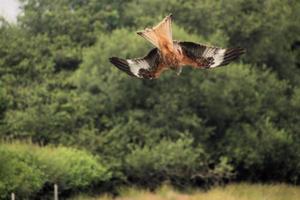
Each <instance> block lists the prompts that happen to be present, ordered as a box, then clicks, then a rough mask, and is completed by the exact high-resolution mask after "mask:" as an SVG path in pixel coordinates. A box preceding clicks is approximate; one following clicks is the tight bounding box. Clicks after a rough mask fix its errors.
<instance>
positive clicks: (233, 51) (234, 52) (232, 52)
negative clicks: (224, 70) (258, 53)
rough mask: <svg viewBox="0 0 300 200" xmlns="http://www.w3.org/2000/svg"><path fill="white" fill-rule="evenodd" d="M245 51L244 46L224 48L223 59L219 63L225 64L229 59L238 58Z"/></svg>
mask: <svg viewBox="0 0 300 200" xmlns="http://www.w3.org/2000/svg"><path fill="white" fill-rule="evenodd" d="M244 53H246V49H244V48H229V49H227V50H226V52H225V55H224V60H223V62H222V63H221V65H222V66H223V65H227V64H228V63H230V62H231V61H233V60H235V59H237V58H239V57H240V56H241V55H243V54H244Z"/></svg>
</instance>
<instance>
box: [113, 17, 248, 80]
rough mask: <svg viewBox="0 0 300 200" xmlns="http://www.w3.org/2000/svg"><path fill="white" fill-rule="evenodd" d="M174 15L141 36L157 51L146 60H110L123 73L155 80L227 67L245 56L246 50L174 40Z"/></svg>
mask: <svg viewBox="0 0 300 200" xmlns="http://www.w3.org/2000/svg"><path fill="white" fill-rule="evenodd" d="M171 17H172V15H169V16H167V17H165V18H164V19H163V20H162V21H161V22H160V23H159V24H158V25H157V26H155V27H153V28H146V29H145V30H144V31H140V32H137V34H138V35H140V36H142V37H143V38H145V39H146V40H148V41H149V42H151V43H152V44H153V45H154V46H155V48H153V49H152V50H151V51H150V52H149V53H148V54H147V55H146V56H145V57H142V58H134V59H122V58H117V57H112V58H110V62H111V63H112V64H114V65H115V66H116V67H117V68H119V69H120V70H122V71H124V72H126V73H127V74H129V75H131V76H136V77H138V78H144V79H153V78H158V77H159V76H160V74H161V73H162V72H163V71H165V70H168V69H172V70H175V71H177V74H178V75H179V74H180V72H181V70H182V67H183V66H192V67H194V68H199V69H201V68H214V67H218V66H224V65H227V64H228V63H229V62H231V61H232V60H234V59H236V58H238V57H239V56H240V55H242V54H243V53H245V50H244V49H242V48H227V49H225V48H219V47H209V46H206V45H202V44H197V43H193V42H179V41H175V40H173V38H172V27H171V25H172V18H171Z"/></svg>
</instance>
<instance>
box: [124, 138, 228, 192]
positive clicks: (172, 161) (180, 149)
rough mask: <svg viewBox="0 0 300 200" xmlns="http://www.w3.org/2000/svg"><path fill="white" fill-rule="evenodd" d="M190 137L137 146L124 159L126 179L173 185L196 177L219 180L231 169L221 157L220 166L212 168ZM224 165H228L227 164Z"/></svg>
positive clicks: (141, 182) (151, 184) (148, 183)
mask: <svg viewBox="0 0 300 200" xmlns="http://www.w3.org/2000/svg"><path fill="white" fill-rule="evenodd" d="M192 143H193V140H192V139H187V138H185V139H178V140H177V141H175V142H173V141H169V140H162V141H161V142H160V143H158V144H157V145H154V146H152V147H149V146H145V147H139V148H136V149H135V150H134V151H133V152H132V153H131V154H129V155H128V156H127V157H126V159H125V168H126V172H125V174H127V175H128V177H129V180H131V181H133V182H135V183H139V184H141V185H147V186H154V187H156V186H157V183H161V182H162V181H170V182H171V183H173V184H175V185H177V186H178V185H179V184H182V183H185V184H186V183H187V184H188V183H191V182H192V181H195V180H199V179H200V180H201V181H202V182H204V181H205V182H206V181H208V180H220V179H222V178H224V174H225V173H226V174H229V172H230V171H231V170H232V169H231V167H229V166H228V164H227V162H226V161H225V160H224V159H222V160H221V165H218V164H216V166H217V167H215V168H214V169H211V168H210V167H209V166H208V161H209V158H208V156H207V154H206V153H205V152H204V150H203V149H202V148H201V147H200V146H198V147H194V146H193V144H192ZM226 166H227V167H226Z"/></svg>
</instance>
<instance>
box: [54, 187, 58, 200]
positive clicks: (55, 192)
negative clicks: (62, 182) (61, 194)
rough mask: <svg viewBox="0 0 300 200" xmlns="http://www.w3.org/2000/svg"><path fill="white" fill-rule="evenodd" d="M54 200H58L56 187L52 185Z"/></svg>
mask: <svg viewBox="0 0 300 200" xmlns="http://www.w3.org/2000/svg"><path fill="white" fill-rule="evenodd" d="M54 200H58V186H57V184H54Z"/></svg>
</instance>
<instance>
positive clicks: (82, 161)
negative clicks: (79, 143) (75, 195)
mask: <svg viewBox="0 0 300 200" xmlns="http://www.w3.org/2000/svg"><path fill="white" fill-rule="evenodd" d="M0 153H1V154H0V161H1V162H0V180H1V181H0V194H1V195H2V196H1V197H2V198H4V199H5V198H7V196H8V195H9V194H10V193H11V192H15V193H16V195H17V196H20V197H22V198H27V197H30V196H34V194H35V193H37V192H38V191H40V190H41V189H42V188H43V187H44V186H45V185H51V186H52V185H53V184H55V183H56V184H58V185H59V189H60V191H61V192H63V191H65V190H70V189H72V190H73V189H85V188H86V187H87V186H91V185H93V184H98V183H101V182H104V181H107V180H108V179H109V178H110V173H109V171H108V169H107V168H106V167H104V166H103V165H102V164H100V160H99V159H98V158H97V157H95V156H93V155H91V154H89V153H87V152H85V151H82V150H76V149H72V148H67V147H57V148H54V147H39V146H36V145H32V144H22V143H14V144H8V143H2V144H1V147H0ZM51 190H52V189H51ZM46 192H47V191H46Z"/></svg>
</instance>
